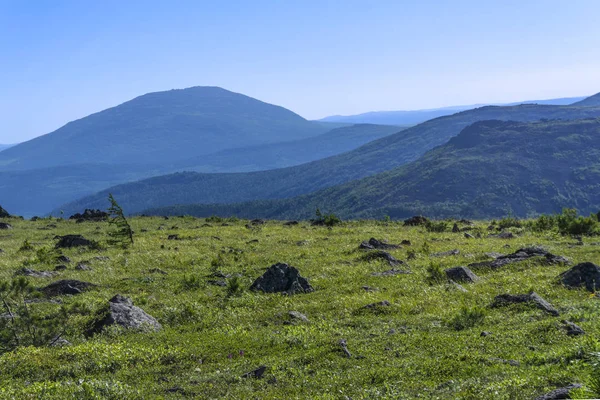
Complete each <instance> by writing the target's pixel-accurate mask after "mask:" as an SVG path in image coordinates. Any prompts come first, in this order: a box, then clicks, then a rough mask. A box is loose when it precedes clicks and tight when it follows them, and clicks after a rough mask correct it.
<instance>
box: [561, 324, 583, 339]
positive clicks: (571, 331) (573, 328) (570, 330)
mask: <svg viewBox="0 0 600 400" xmlns="http://www.w3.org/2000/svg"><path fill="white" fill-rule="evenodd" d="M562 323H563V324H564V325H565V329H566V330H567V335H569V336H579V335H585V331H584V330H583V329H581V327H580V326H579V325H576V324H574V323H573V322H571V321H567V320H564V321H562Z"/></svg>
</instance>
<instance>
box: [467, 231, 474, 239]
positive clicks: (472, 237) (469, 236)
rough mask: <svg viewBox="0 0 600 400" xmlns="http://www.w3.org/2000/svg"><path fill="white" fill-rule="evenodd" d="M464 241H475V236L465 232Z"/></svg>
mask: <svg viewBox="0 0 600 400" xmlns="http://www.w3.org/2000/svg"><path fill="white" fill-rule="evenodd" d="M465 239H475V236H473V235H471V234H470V233H467V232H465Z"/></svg>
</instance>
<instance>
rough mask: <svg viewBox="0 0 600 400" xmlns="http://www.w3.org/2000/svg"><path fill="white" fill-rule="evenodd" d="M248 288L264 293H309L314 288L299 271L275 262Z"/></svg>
mask: <svg viewBox="0 0 600 400" xmlns="http://www.w3.org/2000/svg"><path fill="white" fill-rule="evenodd" d="M250 290H255V291H262V292H265V293H276V292H282V293H286V294H295V293H310V292H312V291H313V290H314V289H313V288H312V286H310V284H309V283H308V281H307V280H306V278H303V277H301V276H300V272H299V271H298V270H297V269H296V268H294V267H291V266H289V265H288V264H284V263H277V264H274V265H272V266H271V267H269V269H267V271H266V272H265V273H264V274H263V275H262V276H260V277H259V278H258V279H256V280H255V281H254V283H253V284H252V286H250Z"/></svg>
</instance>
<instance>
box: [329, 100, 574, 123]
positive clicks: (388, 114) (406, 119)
mask: <svg viewBox="0 0 600 400" xmlns="http://www.w3.org/2000/svg"><path fill="white" fill-rule="evenodd" d="M583 99H585V97H564V98H559V99H550V100H528V101H521V102H517V103H509V104H472V105H466V106H453V107H443V108H433V109H425V110H414V111H373V112H368V113H364V114H358V115H347V116H344V115H334V116H331V117H326V118H323V119H322V120H321V121H326V122H346V123H351V124H361V123H362V124H365V123H369V124H381V125H415V124H420V123H422V122H425V121H428V120H430V119H434V118H438V117H443V116H446V115H452V114H454V113H457V112H460V111H466V110H472V109H474V108H479V107H483V106H486V105H497V106H516V105H520V104H540V105H559V106H564V105H570V104H573V103H575V102H577V101H580V100H583Z"/></svg>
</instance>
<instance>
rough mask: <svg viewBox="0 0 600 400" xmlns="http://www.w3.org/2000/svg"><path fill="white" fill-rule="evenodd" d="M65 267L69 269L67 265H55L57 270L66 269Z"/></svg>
mask: <svg viewBox="0 0 600 400" xmlns="http://www.w3.org/2000/svg"><path fill="white" fill-rule="evenodd" d="M65 269H67V266H66V265H57V266H56V267H54V270H55V271H64V270H65Z"/></svg>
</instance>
